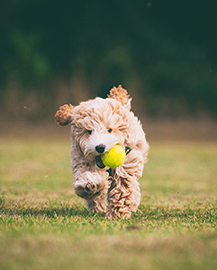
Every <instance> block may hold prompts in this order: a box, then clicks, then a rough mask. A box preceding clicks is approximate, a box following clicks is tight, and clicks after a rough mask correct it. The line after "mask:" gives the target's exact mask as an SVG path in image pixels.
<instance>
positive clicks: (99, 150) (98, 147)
mask: <svg viewBox="0 0 217 270" xmlns="http://www.w3.org/2000/svg"><path fill="white" fill-rule="evenodd" d="M95 149H96V151H97V152H98V153H100V154H102V153H103V152H104V150H105V145H104V144H99V145H97V146H96V147H95Z"/></svg>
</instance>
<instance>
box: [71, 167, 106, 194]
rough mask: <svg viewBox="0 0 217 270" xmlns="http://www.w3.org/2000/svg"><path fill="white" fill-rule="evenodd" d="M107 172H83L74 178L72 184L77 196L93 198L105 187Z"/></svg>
mask: <svg viewBox="0 0 217 270" xmlns="http://www.w3.org/2000/svg"><path fill="white" fill-rule="evenodd" d="M107 179H108V174H107V173H106V172H105V173H104V174H102V173H98V172H84V173H82V174H81V175H79V177H77V178H76V179H75V180H74V183H73V186H74V189H75V192H76V194H77V195H78V196H80V197H82V198H85V199H93V198H95V197H97V196H99V195H100V194H101V192H102V191H103V190H104V189H105V188H106V187H107V184H106V181H107Z"/></svg>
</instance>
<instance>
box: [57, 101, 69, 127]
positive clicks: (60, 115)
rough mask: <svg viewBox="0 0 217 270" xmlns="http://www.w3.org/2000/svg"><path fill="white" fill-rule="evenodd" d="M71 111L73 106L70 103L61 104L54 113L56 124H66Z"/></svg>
mask: <svg viewBox="0 0 217 270" xmlns="http://www.w3.org/2000/svg"><path fill="white" fill-rule="evenodd" d="M72 111H73V106H72V105H71V104H69V105H67V104H65V105H63V106H61V107H59V110H58V111H57V112H56V114H55V120H56V122H57V124H59V125H61V126H66V125H68V124H69V123H71V121H72Z"/></svg>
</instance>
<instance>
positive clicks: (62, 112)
mask: <svg viewBox="0 0 217 270" xmlns="http://www.w3.org/2000/svg"><path fill="white" fill-rule="evenodd" d="M130 103H131V98H129V95H128V93H127V91H126V90H125V89H123V88H122V87H121V85H120V86H119V87H118V88H116V87H113V88H112V89H111V90H110V94H109V95H108V98H106V99H102V98H95V99H93V100H88V101H85V102H81V103H80V104H79V105H78V106H75V107H73V106H72V105H71V104H70V105H63V106H61V107H60V108H59V110H58V111H57V113H56V115H55V119H56V122H57V123H58V124H60V125H62V126H64V125H67V124H71V136H72V138H73V140H75V142H76V144H77V146H78V147H79V149H80V150H81V152H82V153H83V155H84V156H85V157H86V158H87V159H88V160H90V161H93V160H96V164H97V166H98V167H99V168H103V167H104V165H103V164H102V162H101V160H100V158H99V157H100V155H102V154H103V153H104V152H107V151H109V150H110V149H111V148H112V147H113V146H114V145H116V144H117V143H119V144H121V145H122V146H123V147H125V145H124V144H125V141H126V140H127V136H128V132H129V129H128V127H129V122H128V115H129V110H130V108H131V105H130Z"/></svg>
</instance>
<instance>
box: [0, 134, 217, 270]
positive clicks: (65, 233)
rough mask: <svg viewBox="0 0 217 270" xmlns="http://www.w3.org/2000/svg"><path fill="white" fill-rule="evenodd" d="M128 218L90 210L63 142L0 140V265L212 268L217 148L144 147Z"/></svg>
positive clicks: (216, 248)
mask: <svg viewBox="0 0 217 270" xmlns="http://www.w3.org/2000/svg"><path fill="white" fill-rule="evenodd" d="M150 147H151V148H150V149H151V150H150V155H149V162H148V164H147V165H146V166H145V170H144V176H143V177H142V179H140V184H141V192H142V199H141V205H140V207H139V210H138V211H137V212H136V213H134V214H133V215H132V218H131V219H129V220H108V219H107V218H106V217H105V216H104V214H99V215H95V214H91V213H89V212H88V211H87V210H86V208H85V206H84V202H83V200H82V199H80V198H78V197H77V196H76V195H75V194H74V191H73V189H72V173H71V170H70V165H69V141H61V140H57V139H50V140H49V139H46V138H43V139H42V140H40V141H39V140H37V139H21V138H17V139H11V138H10V139H9V138H1V139H0V153H1V156H0V164H1V167H0V177H1V178H0V207H1V208H0V243H1V244H0V269H2V270H3V269H7V270H10V269H22V270H25V269H32V270H37V269H53V270H56V269H61V270H62V269H64V270H65V269H96V270H97V269H112V270H115V269H126V270H127V269H148V270H152V269H167V270H168V269H173V270H174V269H191V270H192V269H197V270H198V269H203V270H204V269H217V257H216V254H217V230H216V221H217V196H216V195H217V166H216V164H217V144H216V143H214V142H209V143H206V142H195V143H190V142H184V141H180V142H157V141H153V142H151V143H150Z"/></svg>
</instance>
